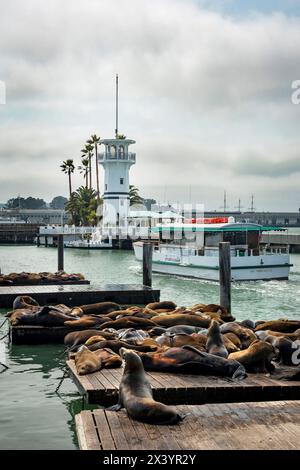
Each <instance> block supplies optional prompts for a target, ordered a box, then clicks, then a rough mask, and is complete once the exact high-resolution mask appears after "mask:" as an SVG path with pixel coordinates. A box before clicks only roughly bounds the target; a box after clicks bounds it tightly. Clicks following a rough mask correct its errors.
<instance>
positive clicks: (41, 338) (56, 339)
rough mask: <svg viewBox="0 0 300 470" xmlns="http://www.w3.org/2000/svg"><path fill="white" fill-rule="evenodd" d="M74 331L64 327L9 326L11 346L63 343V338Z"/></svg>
mask: <svg viewBox="0 0 300 470" xmlns="http://www.w3.org/2000/svg"><path fill="white" fill-rule="evenodd" d="M70 331H74V330H72V329H71V328H67V327H65V326H51V327H50V326H34V325H33V326H11V327H10V334H11V342H12V344H49V343H60V344H62V343H63V342H64V337H65V336H66V335H67V334H68V333H70Z"/></svg>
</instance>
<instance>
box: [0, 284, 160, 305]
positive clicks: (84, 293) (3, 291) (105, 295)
mask: <svg viewBox="0 0 300 470" xmlns="http://www.w3.org/2000/svg"><path fill="white" fill-rule="evenodd" d="M18 295H29V296H30V297H33V298H34V299H35V300H36V301H37V302H38V303H39V304H40V305H49V304H50V305H51V304H53V305H54V304H66V305H68V306H70V307H75V306H78V305H84V304H92V303H96V302H103V301H111V302H117V303H120V304H134V305H136V304H139V305H145V304H147V303H149V302H156V301H158V300H159V298H160V291H159V290H158V289H152V288H151V287H147V286H143V285H138V284H102V285H97V284H90V285H53V286H2V287H0V308H11V307H12V304H13V301H14V299H15V298H16V297H17V296H18Z"/></svg>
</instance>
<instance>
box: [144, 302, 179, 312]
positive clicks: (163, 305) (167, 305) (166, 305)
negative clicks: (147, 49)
mask: <svg viewBox="0 0 300 470" xmlns="http://www.w3.org/2000/svg"><path fill="white" fill-rule="evenodd" d="M176 307H177V305H176V304H175V303H174V302H172V301H171V300H163V301H161V302H152V303H150V304H147V305H146V307H145V308H147V309H148V308H149V309H150V310H161V309H163V310H175V308H176Z"/></svg>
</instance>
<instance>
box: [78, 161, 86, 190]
mask: <svg viewBox="0 0 300 470" xmlns="http://www.w3.org/2000/svg"><path fill="white" fill-rule="evenodd" d="M78 170H79V172H80V173H81V174H83V177H84V179H85V187H86V188H88V177H89V159H88V158H86V157H85V156H84V155H82V160H81V165H80V166H79V167H78Z"/></svg>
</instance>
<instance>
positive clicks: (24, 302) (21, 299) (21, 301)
mask: <svg viewBox="0 0 300 470" xmlns="http://www.w3.org/2000/svg"><path fill="white" fill-rule="evenodd" d="M32 306H33V307H39V304H38V302H37V301H36V300H34V299H33V298H32V297H29V295H19V296H18V297H16V298H15V300H14V302H13V310H17V309H23V308H28V309H30V308H31V307H32Z"/></svg>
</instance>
